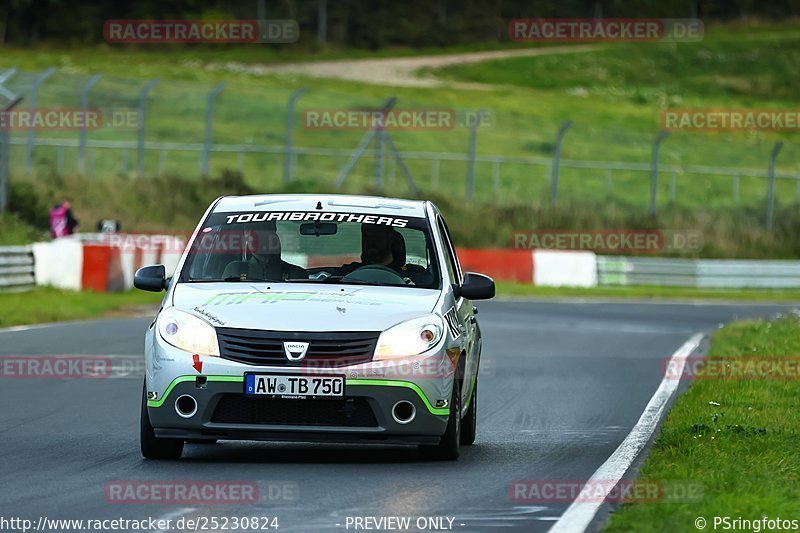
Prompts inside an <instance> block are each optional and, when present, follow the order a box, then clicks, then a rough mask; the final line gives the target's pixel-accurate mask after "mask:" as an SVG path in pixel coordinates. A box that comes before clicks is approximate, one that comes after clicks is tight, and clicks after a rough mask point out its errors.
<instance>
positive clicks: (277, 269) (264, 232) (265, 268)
mask: <svg viewBox="0 0 800 533" xmlns="http://www.w3.org/2000/svg"><path fill="white" fill-rule="evenodd" d="M244 237H245V249H246V251H247V252H249V253H250V257H248V258H247V260H245V261H234V262H232V263H229V264H228V265H227V266H226V267H225V271H224V273H223V275H222V277H223V279H225V278H232V277H236V278H240V279H267V280H287V279H306V278H308V273H307V272H306V271H305V269H304V268H302V267H299V266H297V265H293V264H291V263H287V262H286V261H284V260H283V259H281V239H280V237H279V236H278V233H277V231H275V229H274V228H270V227H267V228H263V227H260V228H258V229H255V228H253V229H248V230H245V234H244ZM242 276H244V278H242Z"/></svg>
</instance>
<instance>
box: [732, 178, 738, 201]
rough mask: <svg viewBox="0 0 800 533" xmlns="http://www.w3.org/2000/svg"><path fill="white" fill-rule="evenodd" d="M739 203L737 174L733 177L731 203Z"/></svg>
mask: <svg viewBox="0 0 800 533" xmlns="http://www.w3.org/2000/svg"><path fill="white" fill-rule="evenodd" d="M738 204H739V174H736V175H735V176H734V177H733V205H738Z"/></svg>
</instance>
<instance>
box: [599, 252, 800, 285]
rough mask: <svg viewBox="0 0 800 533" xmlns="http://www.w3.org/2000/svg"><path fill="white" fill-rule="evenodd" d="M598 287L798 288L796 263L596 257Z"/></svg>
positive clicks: (799, 268)
mask: <svg viewBox="0 0 800 533" xmlns="http://www.w3.org/2000/svg"><path fill="white" fill-rule="evenodd" d="M597 278H598V279H597V281H598V284H599V285H667V286H683V287H706V288H769V289H789V288H800V261H762V260H755V259H753V260H747V259H663V258H643V257H623V256H618V257H614V256H598V257H597Z"/></svg>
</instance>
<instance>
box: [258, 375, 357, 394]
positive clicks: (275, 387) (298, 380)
mask: <svg viewBox="0 0 800 533" xmlns="http://www.w3.org/2000/svg"><path fill="white" fill-rule="evenodd" d="M244 378H245V379H244V394H245V396H266V397H267V398H292V399H298V400H304V399H337V398H343V397H344V376H297V375H286V374H245V377H244Z"/></svg>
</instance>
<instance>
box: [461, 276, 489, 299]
mask: <svg viewBox="0 0 800 533" xmlns="http://www.w3.org/2000/svg"><path fill="white" fill-rule="evenodd" d="M494 292H495V289H494V280H493V279H492V278H490V277H489V276H484V275H483V274H476V273H475V272H467V273H466V274H464V281H462V282H461V286H460V287H459V288H458V291H457V296H461V297H463V298H466V299H467V300H489V299H490V298H494Z"/></svg>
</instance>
